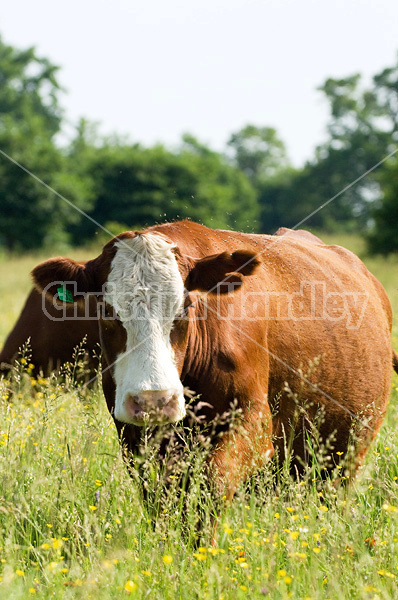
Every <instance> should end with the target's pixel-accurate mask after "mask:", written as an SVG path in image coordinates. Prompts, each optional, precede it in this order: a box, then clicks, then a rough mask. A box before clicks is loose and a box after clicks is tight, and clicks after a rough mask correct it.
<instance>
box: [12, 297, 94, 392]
mask: <svg viewBox="0 0 398 600" xmlns="http://www.w3.org/2000/svg"><path fill="white" fill-rule="evenodd" d="M75 316H77V317H78V319H76V318H75ZM83 338H85V339H86V343H85V345H84V350H85V351H86V359H87V373H86V374H85V376H84V379H85V380H86V381H87V380H89V379H91V378H92V377H95V373H96V369H97V368H98V358H97V357H98V354H99V331H98V321H97V319H96V311H94V310H93V311H92V313H91V319H87V318H86V314H85V311H84V309H83V308H82V307H81V306H76V307H69V306H68V305H65V306H64V307H63V310H62V311H60V310H59V307H58V308H57V307H56V306H54V303H53V302H51V301H50V300H49V299H47V298H45V297H42V295H41V294H39V293H38V292H37V290H36V289H35V288H33V289H32V290H31V292H30V293H29V295H28V297H27V299H26V302H25V305H24V307H23V309H22V311H21V314H20V315H19V317H18V320H17V322H16V323H15V325H14V327H13V329H12V330H11V331H10V333H9V335H8V336H7V338H6V341H5V342H4V346H3V348H2V350H1V351H0V375H7V374H8V372H9V371H10V369H11V367H12V365H13V364H14V362H15V359H16V358H18V355H19V353H20V350H21V348H22V347H23V346H24V344H25V343H26V342H27V341H28V340H29V352H30V361H31V362H32V363H33V364H34V368H33V370H32V374H33V375H35V376H37V375H39V374H41V373H42V374H44V375H45V376H47V375H49V374H50V373H51V372H52V371H54V370H57V369H59V368H60V367H61V366H62V365H63V364H64V363H66V362H69V363H73V361H74V359H73V353H74V350H75V348H76V347H77V346H78V345H79V344H80V343H81V342H82V340H83Z"/></svg>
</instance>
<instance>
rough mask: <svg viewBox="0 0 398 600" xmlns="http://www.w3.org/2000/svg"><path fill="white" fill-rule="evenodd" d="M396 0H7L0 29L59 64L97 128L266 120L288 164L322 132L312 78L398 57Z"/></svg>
mask: <svg viewBox="0 0 398 600" xmlns="http://www.w3.org/2000/svg"><path fill="white" fill-rule="evenodd" d="M397 32H398V2H397V0H378V1H377V2H375V1H374V0H329V1H327V2H326V1H324V0H200V1H198V0H194V1H193V0H141V1H137V0H113V1H112V2H110V1H109V0H69V1H68V2H62V3H61V2H59V1H58V2H56V1H54V0H51V1H50V0H35V1H34V2H28V1H27V0H24V1H21V0H12V1H11V0H9V1H8V2H3V4H2V8H1V11H0V33H1V34H2V36H3V40H4V41H5V42H6V43H9V44H11V45H15V46H17V47H19V48H26V47H28V46H31V45H35V46H36V47H37V50H38V52H39V54H41V55H43V56H45V57H47V58H49V59H50V60H51V61H52V62H53V63H55V64H57V65H59V66H60V67H61V71H60V73H59V77H58V78H59V81H60V83H61V84H62V85H63V86H64V87H65V88H66V90H67V93H66V94H64V95H63V96H62V98H61V104H62V105H63V106H64V107H65V109H66V117H67V118H68V120H69V121H70V122H71V123H75V122H77V120H78V118H79V117H80V116H84V117H86V118H88V119H90V120H95V121H100V122H101V123H102V129H101V131H102V132H103V133H111V132H117V133H119V134H122V135H128V136H129V138H130V139H131V141H132V142H141V143H143V144H145V145H151V144H153V143H155V142H157V141H160V142H163V143H165V144H166V145H167V146H169V147H173V146H175V145H177V144H178V142H179V140H180V138H181V134H182V133H183V132H187V131H188V132H191V133H192V134H193V135H195V136H197V137H198V138H199V140H200V141H202V142H204V143H206V144H209V145H210V146H211V147H213V148H214V149H216V150H223V149H224V147H225V144H226V142H227V140H228V138H229V136H230V134H231V133H232V132H234V131H237V130H239V129H240V128H241V127H243V126H244V125H245V124H247V123H253V124H255V125H260V126H263V125H267V126H273V127H275V128H276V129H277V130H278V132H279V134H280V136H281V137H282V139H283V140H284V141H285V143H286V145H287V148H288V152H289V156H290V158H291V159H292V160H293V162H294V164H296V165H297V166H299V165H301V164H303V162H304V161H305V160H306V159H308V158H310V157H311V156H312V155H313V150H314V148H315V146H316V144H318V143H320V142H322V140H323V139H324V137H325V124H326V119H327V114H328V113H327V105H326V103H325V101H324V100H323V99H322V94H321V93H320V92H317V91H316V87H317V86H319V85H320V84H322V83H323V81H324V80H325V79H326V78H327V77H344V76H347V75H350V74H353V73H356V72H361V73H363V74H364V75H365V76H366V77H367V78H368V79H369V78H370V76H371V75H372V74H374V73H376V72H378V71H380V70H381V69H382V68H384V67H387V66H391V65H393V64H394V63H395V61H396V56H397V51H398V35H397Z"/></svg>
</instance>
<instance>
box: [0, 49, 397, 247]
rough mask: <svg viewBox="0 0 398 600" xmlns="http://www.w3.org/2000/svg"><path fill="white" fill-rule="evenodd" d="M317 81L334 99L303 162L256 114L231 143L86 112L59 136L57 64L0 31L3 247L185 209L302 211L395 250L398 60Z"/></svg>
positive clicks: (48, 243) (195, 214)
mask: <svg viewBox="0 0 398 600" xmlns="http://www.w3.org/2000/svg"><path fill="white" fill-rule="evenodd" d="M319 91H320V92H321V93H322V94H323V95H324V97H325V99H326V100H327V102H328V106H329V109H330V114H329V120H328V125H327V136H326V140H325V142H324V143H323V144H322V145H320V146H319V147H317V148H316V150H315V153H314V157H313V158H312V159H311V160H309V161H308V162H307V163H306V164H305V165H304V166H303V167H301V168H294V167H292V165H291V163H290V161H289V158H288V153H287V149H286V146H285V144H284V142H283V140H281V139H280V137H279V135H278V132H277V131H276V130H275V129H274V128H273V127H268V126H256V125H251V124H249V125H247V126H245V127H243V128H242V129H240V130H239V131H237V132H235V133H233V134H232V135H231V137H230V139H229V141H228V143H227V145H226V148H225V151H224V152H215V151H213V150H212V149H211V148H209V147H207V146H206V145H204V144H202V143H201V142H200V141H199V140H197V139H196V138H195V137H193V136H192V135H190V134H186V135H184V136H183V138H182V140H181V143H180V145H179V148H177V149H176V150H170V149H168V148H166V147H165V146H163V145H160V144H157V145H155V146H152V147H144V146H143V145H141V144H140V143H130V142H129V141H128V140H126V139H123V138H120V137H117V136H112V137H104V136H100V135H99V134H98V130H97V127H96V126H95V125H94V124H93V123H91V122H90V121H88V120H86V119H81V120H80V122H79V123H78V124H77V126H76V129H75V134H74V136H73V139H72V140H71V141H70V142H69V143H68V144H67V145H66V146H65V145H64V146H61V145H60V144H59V143H57V134H59V132H60V131H61V128H62V126H63V123H64V119H65V115H64V112H63V110H62V107H61V104H60V95H61V92H62V89H61V86H60V83H59V70H58V68H57V67H56V66H55V65H53V64H52V63H51V61H50V60H49V59H47V58H43V57H40V56H38V55H37V52H36V50H35V49H34V48H29V49H26V50H20V49H17V48H14V47H12V46H10V45H7V44H5V43H4V42H3V40H2V38H0V151H1V154H0V246H3V247H5V248H6V249H7V250H13V251H15V250H17V251H21V250H30V249H35V248H39V247H48V248H51V247H52V246H54V245H55V244H57V245H59V244H60V243H65V244H74V245H81V244H85V243H87V242H88V241H90V240H91V239H92V238H93V236H94V235H95V234H96V233H98V231H99V230H100V229H99V225H98V224H102V225H104V226H105V227H106V228H107V229H110V230H111V231H112V232H114V233H119V232H120V231H121V230H123V229H134V228H140V227H144V226H147V225H151V224H153V223H156V222H162V221H166V220H167V221H169V220H173V219H179V218H185V217H189V218H192V219H194V220H196V221H199V222H201V223H204V224H206V225H208V226H210V227H220V228H225V229H228V228H231V229H238V230H241V231H252V232H257V233H273V232H274V231H275V230H276V229H278V227H280V226H285V227H295V226H297V225H298V224H299V223H300V222H301V221H303V220H304V219H306V221H305V226H306V227H311V228H316V229H317V230H324V231H351V232H360V233H361V234H362V235H364V236H365V237H366V239H367V243H368V248H369V250H370V251H371V252H374V253H382V254H388V253H390V252H395V251H398V234H397V224H398V158H397V157H398V154H393V153H394V151H395V149H396V148H397V142H398V127H397V125H398V61H397V63H396V64H395V65H392V66H391V67H387V68H385V69H383V70H382V71H381V72H380V73H377V74H375V75H374V77H373V79H372V81H371V83H370V84H369V85H364V84H363V81H362V78H361V75H360V74H355V75H352V76H350V77H346V78H343V79H332V78H329V79H327V80H326V81H325V82H324V84H323V85H322V86H320V88H319ZM389 154H392V156H391V157H390V158H389V159H388V160H386V161H385V162H383V163H382V164H380V165H379V166H378V167H377V168H374V167H375V165H377V164H378V163H380V162H381V161H383V159H384V158H385V157H386V156H387V155H389ZM7 156H8V157H10V158H11V159H12V161H14V162H12V161H11V160H9V158H7ZM17 163H19V164H17ZM19 165H22V166H23V167H24V169H26V170H23V169H21V167H20V166H19ZM28 171H29V172H30V173H33V174H34V176H35V177H32V176H31V175H30V174H29V172H28ZM368 171H369V173H367V172H368ZM365 173H367V175H366V176H363V175H364V174H365ZM41 181H43V182H44V183H45V184H46V185H45V186H44V185H43V184H42V183H41ZM353 182H355V183H353ZM52 190H56V192H57V194H58V195H57V194H55V193H54V191H52ZM60 196H62V197H63V198H66V199H67V200H69V201H70V202H71V203H73V204H74V205H75V206H76V207H77V208H78V209H80V211H81V212H79V211H78V210H74V209H72V208H71V206H70V204H68V203H67V202H65V201H64V200H62V199H61V198H60ZM332 198H333V200H332V201H330V202H328V201H329V200H331V199H332ZM325 203H327V204H326V205H325ZM323 205H325V206H323ZM321 206H323V208H322V209H321V210H319V208H320V207H321ZM83 212H84V213H86V214H87V215H88V216H89V217H90V219H87V218H86V216H85V215H84V214H83ZM308 215H312V216H311V217H310V218H309V219H307V217H308Z"/></svg>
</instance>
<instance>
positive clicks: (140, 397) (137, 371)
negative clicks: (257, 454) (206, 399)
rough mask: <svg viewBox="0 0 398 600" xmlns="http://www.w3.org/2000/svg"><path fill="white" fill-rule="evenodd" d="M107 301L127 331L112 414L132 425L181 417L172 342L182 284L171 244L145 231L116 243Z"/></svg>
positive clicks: (182, 403)
mask: <svg viewBox="0 0 398 600" xmlns="http://www.w3.org/2000/svg"><path fill="white" fill-rule="evenodd" d="M115 247H116V253H115V256H114V258H113V260H112V264H111V269H110V273H109V275H108V280H107V284H106V290H105V300H106V302H108V303H109V304H111V305H112V306H113V307H114V309H115V310H116V312H117V313H118V315H119V317H120V320H121V322H122V325H123V327H124V328H125V330H126V333H127V342H126V348H125V350H124V352H122V353H121V354H119V356H118V357H117V358H116V362H115V365H114V380H115V383H116V397H115V410H114V417H115V418H116V419H117V420H119V421H122V422H124V423H133V424H136V425H145V424H163V423H172V422H176V421H179V420H181V419H183V418H184V416H185V400H184V395H183V386H182V384H181V381H180V378H179V375H178V371H177V368H176V364H175V360H174V352H173V348H172V346H171V343H170V332H171V329H172V326H173V322H174V320H175V318H176V316H177V315H179V314H180V312H181V309H182V306H183V301H184V300H183V299H184V284H183V281H182V278H181V274H180V272H179V269H178V265H177V261H176V258H175V254H174V252H173V250H172V248H173V245H172V244H171V243H170V242H169V241H167V240H166V239H165V238H164V237H163V236H161V235H157V234H153V233H145V234H139V235H137V236H136V237H134V238H131V239H124V240H123V241H119V242H116V243H115Z"/></svg>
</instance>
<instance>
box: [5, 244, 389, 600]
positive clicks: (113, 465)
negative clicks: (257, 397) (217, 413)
mask: <svg viewBox="0 0 398 600" xmlns="http://www.w3.org/2000/svg"><path fill="white" fill-rule="evenodd" d="M327 241H328V242H333V243H334V242H337V243H341V244H342V245H345V246H346V247H350V248H352V249H353V250H354V251H356V252H358V253H359V254H361V255H362V254H363V246H362V243H361V241H360V240H359V239H357V238H350V237H346V238H342V237H341V236H340V237H339V239H337V240H335V239H332V238H331V237H329V238H328V239H327ZM71 254H72V255H73V256H75V257H78V258H88V254H87V251H80V252H79V251H75V252H73V253H71ZM41 258H42V257H40V256H28V257H23V258H6V257H2V258H1V259H0V345H1V344H2V343H3V341H4V338H5V335H6V333H7V332H8V331H9V329H10V328H11V326H12V324H13V321H14V320H15V319H16V317H17V316H18V314H19V311H20V309H21V307H22V304H23V302H24V298H25V296H26V294H27V292H28V290H29V288H30V282H29V277H28V272H29V270H30V269H31V268H32V267H33V266H34V265H35V264H36V263H37V262H39V261H40V260H41ZM365 262H366V263H367V265H368V267H369V268H370V269H371V270H372V271H373V273H374V274H375V275H376V276H377V277H378V278H379V279H380V281H381V282H382V283H383V285H384V286H385V287H386V289H387V291H388V293H389V295H390V298H391V302H392V305H393V310H394V313H395V325H394V344H395V347H396V348H398V257H392V258H389V259H381V258H371V259H367V258H366V257H365ZM22 362H24V364H21V365H20V368H19V370H18V372H16V373H15V377H14V383H13V394H12V395H10V390H9V389H8V387H7V386H6V385H4V384H0V402H1V410H2V415H3V418H2V424H1V427H0V482H1V483H0V486H1V487H0V571H1V572H0V598H1V599H3V598H4V599H14V598H15V599H21V600H22V599H23V600H25V599H26V598H29V597H37V598H85V599H86V598H93V599H95V600H101V599H114V598H124V597H125V598H128V597H131V598H150V599H152V598H153V599H159V600H160V599H174V598H187V599H196V598H197V599H202V598H209V599H217V600H218V599H220V600H221V599H224V600H227V599H234V598H238V599H239V598H242V599H243V598H249V599H251V598H271V599H282V598H294V599H303V600H304V599H310V598H311V599H314V600H315V599H318V598H322V599H327V598H330V599H333V600H342V599H348V598H349V599H351V598H368V599H377V598H380V599H385V598H397V597H398V462H397V457H398V415H397V410H396V408H397V405H398V378H397V377H395V378H394V380H393V385H392V395H391V402H390V407H389V411H388V415H387V419H386V421H385V424H384V425H383V428H382V430H381V432H380V434H379V436H378V438H377V440H376V442H375V443H374V444H373V446H372V447H371V450H370V452H369V454H368V457H367V460H366V463H365V465H364V467H363V468H362V470H361V472H360V474H359V475H358V477H357V478H356V479H355V481H353V482H352V484H351V486H350V487H349V489H348V492H344V491H343V490H341V489H338V490H336V489H334V488H333V487H332V486H330V485H328V484H327V483H326V484H324V485H323V487H322V485H321V484H320V482H319V481H313V479H316V476H313V475H314V474H312V475H309V476H308V477H307V479H306V481H301V482H295V481H293V480H291V479H290V478H289V477H288V476H287V475H286V474H285V473H284V472H283V471H282V472H281V475H280V477H279V480H278V482H277V484H276V485H275V482H272V481H271V475H270V473H269V472H268V471H267V470H265V471H264V472H262V473H261V474H259V475H258V476H257V477H255V478H254V480H253V482H252V484H251V487H249V488H247V489H241V490H239V492H238V494H237V497H236V498H235V500H234V502H233V503H232V505H231V506H229V507H228V508H227V509H226V510H225V512H224V513H223V514H222V515H221V520H220V525H219V527H218V539H217V542H218V546H217V547H210V546H209V536H210V529H211V522H210V518H209V517H208V516H207V517H206V516H205V517H204V519H205V522H204V526H203V530H202V532H203V534H202V538H201V540H200V541H199V544H198V543H197V542H196V540H195V536H196V527H195V515H196V514H198V511H199V510H200V511H201V512H202V514H204V515H208V514H209V513H210V512H211V511H212V510H213V507H212V504H211V500H210V499H209V497H208V496H207V494H206V493H204V492H203V491H202V492H200V484H201V480H202V478H203V470H202V469H201V458H202V455H201V452H200V451H199V450H198V449H197V448H192V449H191V451H190V454H189V456H188V457H187V460H188V461H189V462H190V463H191V465H192V469H193V470H194V473H195V477H194V484H193V487H192V489H191V492H190V494H189V496H188V498H187V500H186V504H184V505H183V504H182V502H181V499H180V497H179V494H178V493H177V483H176V485H175V488H173V486H172V487H171V488H170V489H169V491H168V492H166V490H165V489H164V488H163V487H162V485H161V483H159V477H158V476H159V473H158V465H157V463H156V460H155V459H154V458H153V456H152V453H153V449H152V447H151V446H150V445H149V446H148V448H147V452H146V454H144V455H143V456H142V459H141V462H142V469H143V472H144V473H146V483H147V486H148V488H149V491H151V492H152V493H151V494H150V498H151V500H150V502H149V503H147V504H145V503H143V502H142V501H141V493H140V487H139V485H137V477H138V476H136V477H132V478H130V477H129V475H128V473H127V470H126V467H125V465H124V463H123V460H122V457H121V452H120V448H119V444H118V441H117V436H116V431H115V429H114V427H113V423H112V420H111V418H110V416H109V415H108V413H107V410H106V407H105V402H104V399H103V395H102V391H101V389H100V386H98V387H97V388H96V389H94V390H88V391H87V390H83V391H82V390H79V389H77V388H74V387H73V385H72V384H68V383H67V385H66V387H61V386H59V384H58V382H57V381H55V380H48V379H39V380H36V381H33V382H32V381H30V378H29V359H28V358H27V360H26V361H22ZM32 389H33V390H34V393H33V394H32V393H31V391H32ZM178 468H179V467H178V465H176V474H175V481H176V482H177V481H178V477H179V471H178ZM181 468H183V467H181ZM172 482H173V480H172ZM250 490H252V491H251V492H250ZM159 497H162V498H163V504H162V505H161V508H160V511H158V513H157V514H156V511H157V500H158V499H159ZM183 516H184V518H183Z"/></svg>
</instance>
